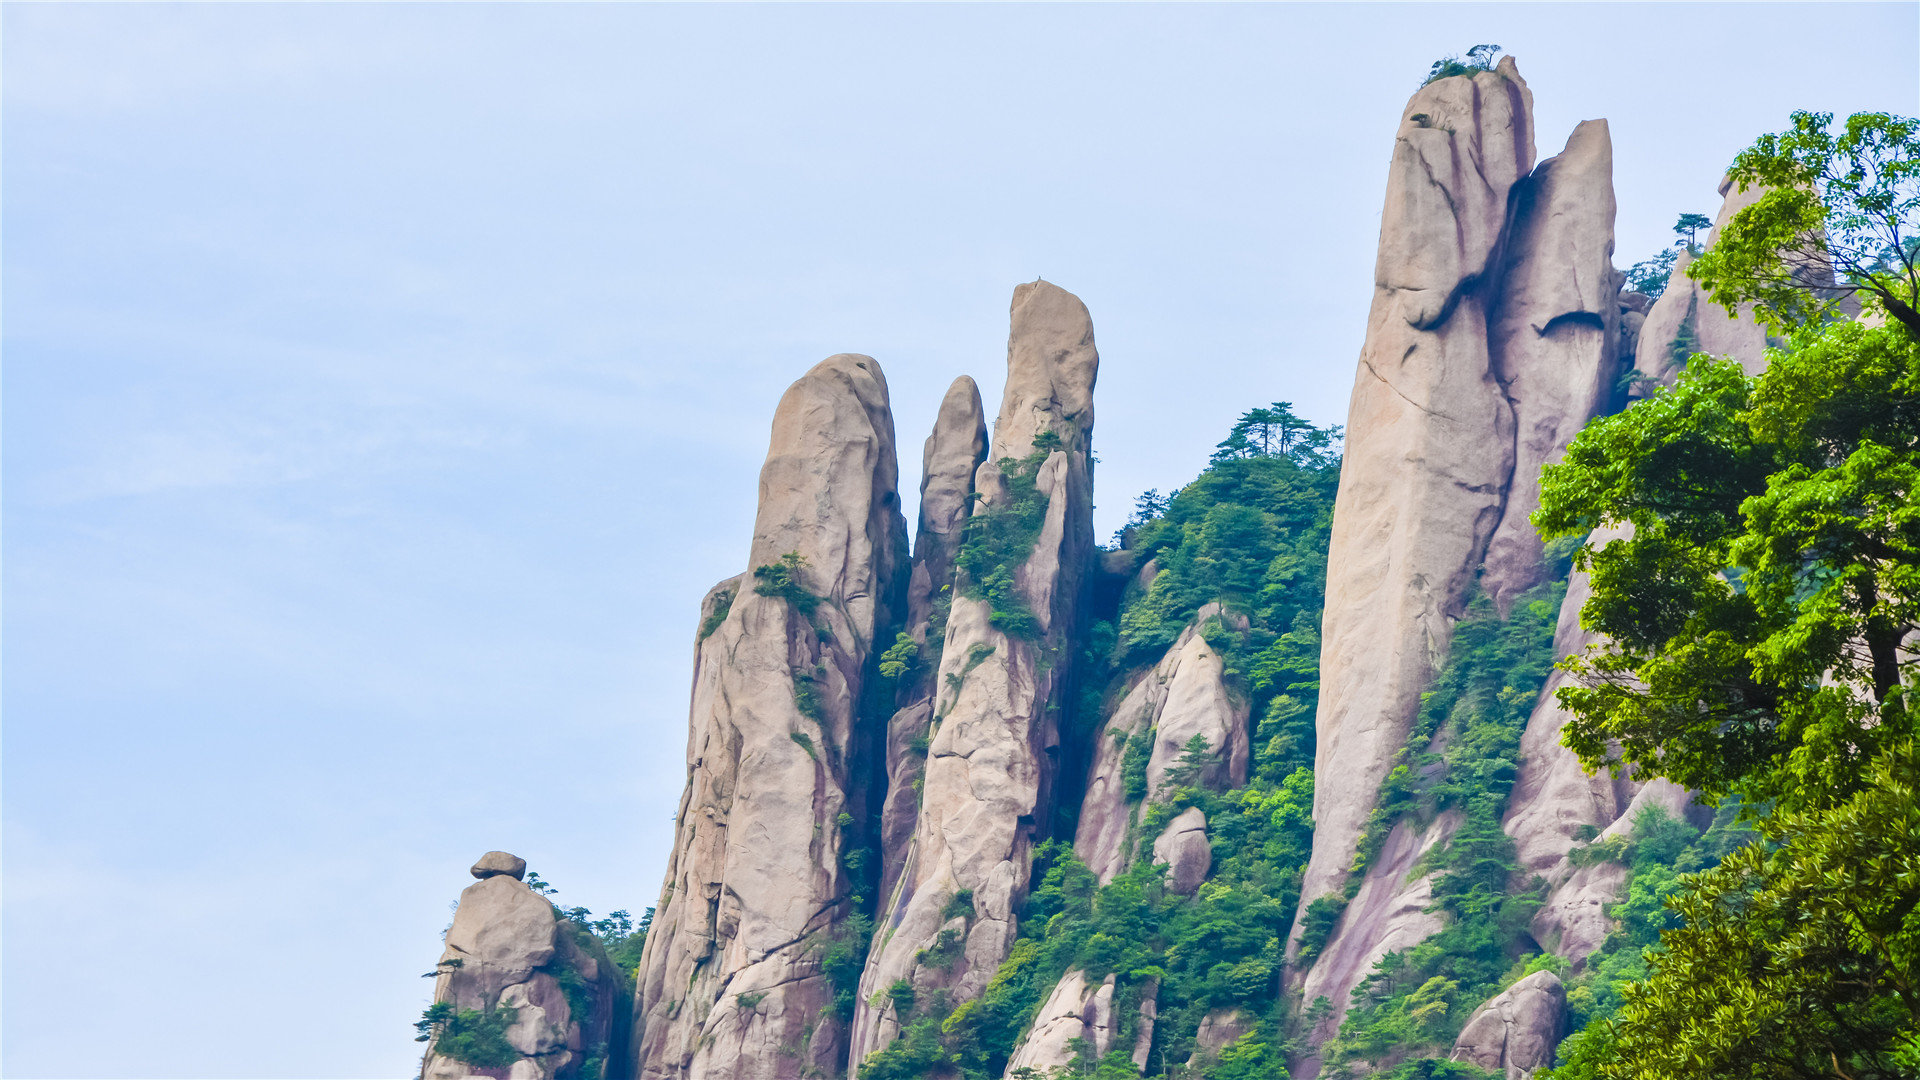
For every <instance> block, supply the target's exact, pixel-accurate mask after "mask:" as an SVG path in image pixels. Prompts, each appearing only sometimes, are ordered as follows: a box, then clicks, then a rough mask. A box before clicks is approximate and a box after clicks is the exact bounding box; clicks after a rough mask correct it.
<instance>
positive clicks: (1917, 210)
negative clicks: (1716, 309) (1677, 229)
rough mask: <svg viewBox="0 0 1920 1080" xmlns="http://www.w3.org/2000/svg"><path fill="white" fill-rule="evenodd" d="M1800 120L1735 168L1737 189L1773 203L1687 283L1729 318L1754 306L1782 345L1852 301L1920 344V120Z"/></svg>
mask: <svg viewBox="0 0 1920 1080" xmlns="http://www.w3.org/2000/svg"><path fill="white" fill-rule="evenodd" d="M1792 119H1793V126H1792V128H1790V129H1789V130H1787V131H1784V132H1781V133H1779V134H1776V135H1763V136H1761V137H1760V138H1759V139H1758V140H1757V141H1756V142H1755V143H1754V144H1753V145H1752V146H1750V147H1748V148H1747V149H1745V150H1742V151H1741V152H1740V154H1739V156H1738V157H1736V158H1734V161H1733V167H1732V168H1731V169H1729V170H1728V173H1727V175H1728V177H1729V178H1730V179H1731V180H1732V182H1733V184H1734V185H1735V186H1736V187H1737V188H1738V189H1739V190H1741V191H1746V190H1749V189H1750V188H1753V187H1756V186H1757V187H1761V188H1764V189H1765V194H1763V195H1761V196H1760V198H1759V199H1758V200H1757V201H1756V202H1755V203H1754V204H1753V205H1751V206H1748V207H1745V208H1743V209H1741V210H1740V211H1739V212H1738V213H1736V214H1734V215H1733V218H1732V219H1731V220H1730V221H1728V222H1727V225H1726V227H1725V228H1723V229H1722V230H1721V231H1720V235H1719V237H1718V238H1717V239H1716V240H1715V242H1714V245H1713V248H1712V249H1711V250H1709V251H1707V252H1706V253H1705V254H1704V255H1702V256H1701V257H1700V259H1699V260H1698V261H1697V262H1695V263H1694V264H1693V265H1692V266H1690V267H1688V268H1687V276H1689V277H1691V278H1693V279H1694V280H1695V281H1698V282H1699V283H1700V284H1701V285H1702V286H1703V287H1705V288H1706V289H1707V291H1708V292H1709V293H1711V294H1712V296H1713V299H1714V302H1716V303H1718V304H1721V305H1722V306H1724V307H1725V308H1726V309H1727V310H1728V311H1729V312H1733V311H1735V310H1736V308H1737V307H1738V305H1740V304H1741V303H1743V302H1746V301H1752V302H1753V303H1754V305H1755V307H1754V315H1755V317H1757V318H1758V319H1760V320H1761V321H1762V322H1764V323H1766V324H1767V325H1768V326H1770V327H1772V328H1774V329H1775V330H1776V331H1777V332H1779V333H1782V334H1785V333H1787V332H1788V331H1791V330H1793V329H1795V328H1797V327H1799V326H1803V325H1810V324H1817V323H1820V322H1823V321H1825V320H1826V319H1828V318H1830V317H1832V315H1833V314H1834V313H1835V307H1836V304H1837V303H1838V301H1839V299H1840V297H1842V296H1844V295H1847V294H1849V293H1852V294H1859V295H1861V296H1863V297H1866V298H1869V299H1871V300H1873V301H1875V302H1877V303H1878V304H1879V305H1880V306H1881V307H1882V308H1884V309H1885V310H1886V312H1887V314H1889V315H1891V316H1892V317H1893V318H1894V319H1895V320H1896V321H1897V322H1898V323H1900V324H1902V325H1904V326H1905V327H1906V328H1907V331H1908V332H1909V333H1910V334H1913V335H1916V336H1920V310H1916V308H1920V266H1916V260H1915V255H1916V250H1917V249H1916V236H1915V229H1916V221H1920V120H1914V119H1912V118H1911V117H1904V116H1895V115H1892V114H1890V113H1856V114H1854V115H1853V116H1850V117H1848V118H1847V120H1846V122H1845V123H1844V124H1842V125H1841V127H1840V130H1839V131H1831V130H1829V128H1830V127H1831V125H1832V123H1833V114H1832V113H1814V112H1796V113H1794V114H1793V118H1792ZM1829 284H1831V285H1836V286H1837V288H1829V287H1823V286H1827V285H1829Z"/></svg>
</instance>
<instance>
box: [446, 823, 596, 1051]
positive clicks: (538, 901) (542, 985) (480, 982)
mask: <svg viewBox="0 0 1920 1080" xmlns="http://www.w3.org/2000/svg"><path fill="white" fill-rule="evenodd" d="M526 865H527V864H526V862H525V861H524V860H521V859H519V858H517V857H515V856H513V855H509V854H507V853H506V852H503V851H490V852H488V853H487V854H486V855H485V856H484V857H482V858H481V860H480V862H479V863H477V864H475V866H474V869H473V872H474V874H475V876H479V877H480V878H481V879H480V881H478V882H476V883H475V884H473V885H469V886H467V889H466V891H465V892H462V893H461V894H460V904H459V907H458V909H457V910H456V911H455V912H454V916H453V925H452V926H451V927H449V928H448V930H447V944H446V949H445V951H443V952H442V953H441V956H440V962H439V964H438V965H437V966H436V967H435V969H434V970H435V972H436V973H437V974H436V975H435V977H434V1000H435V1001H436V1002H446V1003H448V1004H450V1005H452V1006H453V1007H454V1008H455V1009H456V1010H470V1009H471V1010H481V1011H492V1010H497V1009H511V1010H513V1022H512V1024H511V1025H510V1026H509V1027H508V1028H507V1033H506V1038H507V1043H508V1045H510V1046H512V1047H513V1049H514V1050H515V1051H517V1052H518V1053H519V1054H520V1055H521V1058H520V1060H518V1061H516V1062H514V1063H513V1064H512V1065H511V1066H510V1067H509V1069H508V1072H509V1075H510V1076H511V1077H513V1078H514V1080H573V1078H574V1077H579V1076H581V1075H582V1070H583V1068H584V1067H585V1066H586V1065H587V1064H588V1063H589V1062H590V1061H592V1060H594V1059H597V1060H599V1061H602V1062H604V1061H607V1060H608V1059H609V1057H610V1056H614V1055H617V1054H618V1053H619V1052H620V1050H621V1049H622V1047H620V1046H619V1045H616V1042H617V1041H619V1039H620V1036H621V1035H622V1034H623V1033H624V1031H623V1029H624V1027H625V1024H626V1022H627V1018H626V1017H625V1015H623V1014H621V1013H619V1012H618V1011H617V1010H618V1009H619V1007H620V1006H622V1005H623V1004H624V997H623V989H624V987H623V983H624V979H623V978H622V976H621V974H620V972H619V970H618V969H616V968H615V967H614V965H613V963H612V961H610V960H608V959H607V956H606V953H605V951H604V950H602V949H601V948H600V946H599V943H598V942H596V941H594V940H593V939H592V938H591V937H590V936H588V935H585V934H583V933H579V932H577V931H576V929H575V928H574V927H573V926H572V925H571V924H570V923H568V922H567V921H566V920H565V919H563V918H561V917H560V915H559V913H558V912H557V911H556V910H555V909H554V906H553V905H552V904H551V903H549V902H547V900H546V899H545V898H544V897H541V896H539V895H538V894H536V893H534V892H533V891H532V890H531V889H529V888H527V886H526V885H524V884H522V883H521V881H520V875H521V874H523V873H525V871H526ZM516 867H517V872H516ZM483 870H484V871H485V874H484V876H481V875H482V871H483ZM568 973H571V976H577V978H578V981H579V983H580V984H581V985H583V986H584V987H585V993H584V999H583V1001H584V1004H585V1005H586V1009H585V1011H584V1012H583V1013H576V1012H575V1010H574V1007H573V1003H572V1002H570V1001H569V999H568V997H567V995H566V993H565V992H564V991H562V989H561V983H560V979H561V977H562V976H563V975H566V974H568ZM498 1068H499V1067H497V1066H496V1067H495V1070H497V1069H498ZM495 1070H480V1069H477V1068H476V1067H474V1066H472V1065H469V1064H467V1063H466V1062H463V1061H459V1060H457V1059H454V1058H451V1057H448V1056H447V1055H446V1054H444V1053H441V1052H440V1047H439V1041H438V1039H437V1038H436V1039H435V1041H434V1042H432V1043H429V1044H428V1047H427V1052H426V1057H425V1059H424V1060H423V1062H422V1063H421V1070H420V1075H421V1076H422V1077H423V1078H425V1080H458V1078H462V1077H467V1076H471V1075H475V1074H476V1073H478V1074H480V1075H493V1074H494V1071H495Z"/></svg>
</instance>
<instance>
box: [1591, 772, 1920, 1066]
mask: <svg viewBox="0 0 1920 1080" xmlns="http://www.w3.org/2000/svg"><path fill="white" fill-rule="evenodd" d="M1917 787H1920V757H1916V753H1915V747H1914V743H1913V742H1912V741H1905V742H1901V743H1896V744H1892V745H1889V746H1887V747H1886V748H1884V749H1883V750H1882V751H1881V752H1880V753H1879V754H1878V755H1877V756H1876V757H1875V758H1874V760H1873V761H1872V763H1871V765H1870V768H1869V769H1868V770H1867V776H1866V777H1865V781H1864V783H1862V784H1861V785H1860V786H1859V788H1858V789H1857V790H1856V791H1854V792H1853V793H1852V794H1850V795H1849V796H1848V797H1847V798H1846V799H1844V800H1843V801H1840V802H1838V803H1836V804H1834V805H1832V806H1828V807H1821V808H1816V809H1809V810H1794V811H1787V812H1783V813H1780V814H1777V815H1775V816H1773V817H1770V818H1767V819H1764V820H1763V821H1762V822H1761V824H1760V829H1761V832H1762V833H1763V835H1764V836H1765V838H1766V839H1767V841H1768V843H1766V844H1749V845H1747V846H1744V847H1741V848H1738V849H1736V850H1735V851H1733V852H1732V853H1731V854H1729V855H1728V856H1727V857H1726V859H1725V860H1724V861H1723V862H1721V864H1720V865H1719V866H1718V867H1717V868H1716V869H1713V870H1709V871H1706V872H1704V873H1700V874H1696V875H1693V876H1691V877H1689V878H1686V879H1683V880H1682V882H1681V883H1680V886H1681V887H1680V889H1679V890H1678V891H1677V892H1676V893H1675V894H1674V896H1673V899H1672V900H1671V902H1670V906H1671V908H1672V910H1673V912H1674V913H1675V914H1677V915H1678V916H1679V917H1680V918H1681V919H1683V920H1684V923H1685V924H1684V925H1683V926H1679V927H1675V928H1672V929H1668V930H1667V931H1666V932H1665V933H1664V934H1663V935H1662V938H1661V944H1662V948H1661V950H1660V951H1658V952H1655V953H1652V954H1650V956H1649V957H1648V966H1649V968H1650V971H1649V973H1648V975H1647V977H1646V978H1645V980H1644V981H1642V982H1639V983H1635V984H1630V985H1627V986H1625V987H1623V988H1622V991H1621V992H1622V997H1623V999H1624V1000H1623V1002H1622V1004H1621V1005H1620V1008H1619V1012H1618V1014H1617V1016H1616V1017H1614V1018H1613V1019H1611V1020H1601V1021H1599V1022H1598V1023H1596V1024H1595V1025H1594V1026H1593V1027H1591V1028H1589V1030H1588V1031H1587V1032H1584V1033H1583V1035H1582V1037H1581V1038H1580V1039H1579V1040H1578V1041H1577V1042H1575V1043H1573V1044H1571V1045H1570V1046H1569V1047H1568V1053H1567V1056H1566V1064H1565V1065H1564V1066H1563V1067H1561V1068H1560V1069H1556V1070H1555V1072H1554V1076H1556V1077H1559V1078H1561V1080H1572V1078H1581V1080H1585V1078H1589V1077H1590V1078H1594V1080H1652V1078H1655V1077H1665V1076H1673V1075H1686V1076H1689V1077H1700V1078H1702V1080H1718V1078H1726V1080H1733V1078H1735V1077H1739V1078H1743V1080H1744V1078H1747V1077H1800V1076H1829V1075H1831V1076H1844V1077H1851V1078H1853V1080H1893V1078H1895V1077H1911V1076H1912V1075H1913V1072H1912V1065H1913V1061H1912V1048H1913V1046H1914V1044H1915V1039H1916V1035H1917V1034H1920V997H1917V996H1916V992H1917V991H1920V986H1916V982H1915V980H1916V973H1917V972H1920V791H1916V788H1917Z"/></svg>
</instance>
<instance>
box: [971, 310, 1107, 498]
mask: <svg viewBox="0 0 1920 1080" xmlns="http://www.w3.org/2000/svg"><path fill="white" fill-rule="evenodd" d="M1010 314H1011V321H1012V329H1011V332H1010V333H1009V334H1008V335H1007V385H1006V392H1005V394H1004V395H1003V396H1002V397H1001V399H1000V416H999V418H998V419H997V420H995V421H994V425H993V460H995V461H998V460H999V459H1001V458H1014V459H1016V460H1018V459H1019V458H1023V457H1025V456H1027V454H1029V453H1031V452H1032V451H1033V440H1034V439H1035V438H1036V437H1038V436H1039V434H1040V433H1041V432H1042V431H1051V432H1053V433H1054V434H1055V435H1057V436H1059V437H1060V442H1061V445H1062V446H1063V447H1064V448H1066V449H1068V450H1080V451H1085V450H1086V449H1087V444H1088V440H1090V439H1091V438H1092V437H1093V386H1094V383H1095V381H1096V380H1097V379H1098V378H1099V375H1100V354H1099V352H1098V351H1097V350H1096V349H1095V348H1094V344H1093V317H1092V316H1091V315H1089V314H1088V313H1087V305H1085V304H1083V303H1081V302H1080V298H1079V297H1077V296H1075V295H1073V294H1072V293H1070V292H1068V291H1067V290H1065V289H1063V288H1061V287H1060V286H1058V285H1055V284H1053V283H1052V282H1050V281H1030V282H1027V283H1026V284H1024V285H1019V286H1016V287H1015V288H1014V290H1013V304H1012V308H1011V312H1010Z"/></svg>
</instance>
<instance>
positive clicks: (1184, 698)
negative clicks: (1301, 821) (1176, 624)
mask: <svg viewBox="0 0 1920 1080" xmlns="http://www.w3.org/2000/svg"><path fill="white" fill-rule="evenodd" d="M1215 618H1223V619H1228V620H1231V619H1232V616H1230V615H1227V614H1226V613H1225V612H1224V611H1223V610H1222V609H1221V607H1220V605H1218V604H1208V605H1206V606H1204V607H1202V608H1201V609H1200V612H1199V614H1198V615H1196V616H1195V617H1194V620H1193V622H1192V624H1190V625H1189V626H1188V627H1187V628H1186V629H1185V630H1183V631H1181V633H1180V637H1179V638H1178V639H1177V640H1176V641H1175V642H1174V643H1173V646H1172V647H1171V648H1169V649H1168V650H1167V653H1166V655H1165V656H1164V657H1162V658H1161V659H1160V662H1159V663H1157V664H1155V665H1154V666H1153V667H1151V668H1148V669H1146V670H1145V671H1142V672H1140V673H1138V674H1136V675H1135V676H1134V678H1133V685H1132V686H1131V687H1130V688H1129V689H1128V690H1127V693H1126V694H1125V696H1124V697H1122V698H1121V700H1120V704H1119V705H1117V706H1116V707H1115V708H1114V709H1113V713H1112V715H1111V716H1110V717H1109V718H1108V719H1107V722H1106V724H1105V726H1104V727H1103V728H1102V729H1101V731H1100V735H1099V737H1098V739H1097V741H1096V743H1095V745H1094V747H1093V753H1092V758H1093V764H1092V768H1091V769H1090V771H1089V773H1088V777H1087V785H1086V793H1085V795H1084V796H1083V797H1082V799H1081V803H1080V824H1079V828H1078V831H1077V833H1076V834H1075V837H1074V844H1073V846H1074V854H1075V855H1078V856H1079V857H1080V861H1082V862H1084V863H1086V864H1087V867H1088V869H1090V870H1092V871H1093V872H1094V874H1095V875H1097V876H1098V877H1099V879H1100V881H1101V882H1102V883H1103V884H1104V883H1106V882H1108V881H1111V880H1113V877H1114V875H1115V874H1118V873H1119V872H1120V871H1121V870H1123V869H1125V868H1126V867H1127V866H1128V865H1129V864H1130V863H1131V861H1132V859H1133V857H1134V855H1135V853H1136V852H1137V850H1138V845H1139V843H1140V841H1141V840H1142V839H1145V840H1146V841H1147V843H1148V844H1154V843H1157V839H1156V838H1154V837H1145V838H1142V837H1139V836H1137V835H1136V832H1137V830H1138V826H1139V819H1140V816H1141V813H1142V812H1143V811H1144V809H1145V808H1146V807H1147V806H1148V805H1149V804H1151V803H1152V802H1154V800H1155V799H1156V798H1158V797H1159V796H1160V795H1161V793H1162V791H1163V789H1164V788H1165V787H1166V781H1167V770H1168V769H1170V768H1172V767H1173V766H1174V765H1175V764H1176V763H1177V762H1178V761H1179V759H1180V757H1181V755H1182V754H1183V753H1184V749H1185V747H1186V746H1187V743H1188V741H1189V740H1190V739H1192V738H1193V737H1194V736H1196V735H1197V736H1199V737H1201V738H1203V739H1206V740H1207V746H1208V747H1209V755H1210V756H1209V762H1208V764H1207V766H1206V768H1205V769H1204V770H1203V771H1202V772H1201V774H1200V775H1199V776H1197V777H1195V781H1196V782H1197V783H1199V784H1201V785H1202V786H1205V787H1209V788H1212V789H1214V790H1224V789H1226V788H1233V787H1239V786H1240V785H1241V784H1244V783H1246V780H1247V704H1246V701H1245V699H1244V698H1241V697H1236V696H1235V695H1234V694H1233V693H1232V692H1230V691H1229V689H1228V687H1227V683H1226V671H1225V666H1224V664H1223V663H1222V661H1221V658H1220V655H1219V653H1218V652H1217V651H1215V650H1214V648H1213V646H1211V645H1210V644H1208V642H1207V639H1206V637H1205V636H1204V635H1203V634H1202V632H1201V631H1202V628H1203V627H1205V626H1206V624H1207V621H1208V620H1209V619H1215ZM1240 623H1244V620H1241V621H1240ZM1141 739H1150V740H1152V750H1151V751H1150V755H1149V757H1148V760H1147V767H1146V771H1145V775H1144V776H1143V777H1141V778H1140V779H1141V781H1143V782H1144V783H1143V785H1142V788H1141V792H1140V793H1138V794H1129V792H1128V790H1127V778H1126V777H1125V775H1124V772H1125V763H1126V759H1127V752H1128V749H1129V748H1130V747H1135V746H1137V745H1138V744H1137V742H1136V740H1141ZM1200 824H1201V828H1202V829H1203V830H1204V828H1205V815H1201V822H1200ZM1188 891H1191V890H1188Z"/></svg>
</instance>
